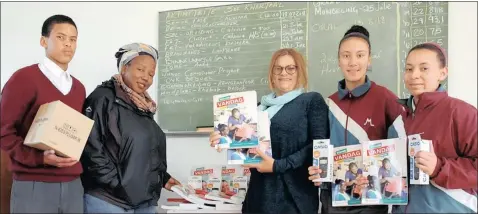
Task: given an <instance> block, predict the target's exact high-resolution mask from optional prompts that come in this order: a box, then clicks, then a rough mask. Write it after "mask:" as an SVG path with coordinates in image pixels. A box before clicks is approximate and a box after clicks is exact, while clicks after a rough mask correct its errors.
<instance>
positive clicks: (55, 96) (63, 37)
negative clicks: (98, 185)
mask: <svg viewBox="0 0 478 214" xmlns="http://www.w3.org/2000/svg"><path fill="white" fill-rule="evenodd" d="M77 37H78V32H77V28H76V24H75V22H73V20H72V19H71V18H70V17H68V16H65V15H54V16H51V17H49V18H48V19H46V20H45V22H44V23H43V26H42V30H41V38H40V44H41V46H42V47H43V48H45V58H44V59H43V61H42V62H40V63H38V64H33V65H29V66H27V67H24V68H21V69H20V70H18V71H16V72H15V73H14V74H13V75H12V77H11V78H10V79H9V80H8V81H7V83H6V84H5V87H4V88H3V91H2V101H1V104H0V123H1V129H0V135H1V136H0V147H1V149H2V150H3V151H4V152H5V153H6V154H7V155H8V156H9V157H10V160H11V164H10V170H11V171H12V174H13V185H12V192H11V200H10V212H11V213H39V212H45V213H82V212H83V186H82V184H81V180H80V174H81V173H82V166H81V164H80V163H79V162H78V161H79V160H73V159H71V158H62V157H58V156H57V155H55V152H54V151H41V150H38V149H34V148H31V147H28V146H25V145H23V141H24V139H25V136H26V134H27V132H28V130H29V128H30V126H31V124H32V121H33V119H34V117H35V115H36V113H37V111H38V109H39V107H40V106H41V105H43V104H45V103H48V102H52V101H56V100H60V101H62V102H63V103H65V104H66V105H68V106H70V107H71V108H73V109H75V110H77V111H78V112H81V110H82V106H83V102H84V100H85V96H86V92H85V87H84V86H83V84H82V83H81V82H80V81H78V80H77V79H76V78H75V77H73V76H72V75H70V73H69V69H68V64H69V63H70V61H71V60H72V58H73V56H74V54H75V50H76V41H77Z"/></svg>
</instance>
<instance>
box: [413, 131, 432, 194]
mask: <svg viewBox="0 0 478 214" xmlns="http://www.w3.org/2000/svg"><path fill="white" fill-rule="evenodd" d="M430 144H431V141H429V140H422V138H421V136H420V135H419V134H415V135H410V136H408V156H409V157H410V184H420V185H428V184H430V176H428V175H427V173H425V172H423V171H422V170H420V169H418V167H417V164H416V162H415V154H417V152H419V151H425V152H429V151H430Z"/></svg>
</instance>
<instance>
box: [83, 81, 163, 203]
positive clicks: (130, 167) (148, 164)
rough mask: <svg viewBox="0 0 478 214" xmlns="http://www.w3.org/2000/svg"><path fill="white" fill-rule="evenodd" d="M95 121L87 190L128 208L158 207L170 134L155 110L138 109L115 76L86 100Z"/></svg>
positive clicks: (86, 110)
mask: <svg viewBox="0 0 478 214" xmlns="http://www.w3.org/2000/svg"><path fill="white" fill-rule="evenodd" d="M84 114H85V115H86V116H87V117H89V118H91V119H93V120H94V125H93V129H92V131H91V134H90V136H89V138H88V141H87V143H86V146H85V149H84V152H83V156H82V158H81V162H82V164H83V168H84V173H83V174H82V181H83V186H84V188H85V193H86V194H90V195H93V196H95V197H98V198H100V199H102V200H105V201H107V202H109V203H112V204H114V205H116V206H120V207H122V208H125V209H134V208H140V207H147V206H155V205H157V201H158V199H159V196H160V193H161V189H162V188H163V187H164V185H165V184H166V183H167V181H168V180H169V178H170V175H169V174H168V173H167V172H166V169H167V164H166V137H165V134H164V132H163V131H162V130H161V128H160V127H159V126H158V124H157V123H156V122H155V121H154V118H153V114H152V113H149V112H143V111H141V110H139V109H138V108H137V107H136V105H134V104H133V103H132V101H131V100H130V99H129V97H128V96H127V95H126V93H125V92H124V91H123V90H122V89H121V88H120V86H119V85H118V84H117V83H116V82H115V81H114V80H113V79H111V80H109V81H105V82H103V83H102V84H101V85H99V86H98V87H97V88H96V89H95V90H94V91H93V92H92V93H91V94H90V95H89V96H88V98H87V99H86V101H85V105H84Z"/></svg>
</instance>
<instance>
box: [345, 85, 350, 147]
mask: <svg viewBox="0 0 478 214" xmlns="http://www.w3.org/2000/svg"><path fill="white" fill-rule="evenodd" d="M348 95H349V98H350V102H349V107H348V109H347V113H346V114H347V118H346V119H345V131H344V135H345V146H347V135H348V134H347V128H348V125H349V112H350V106H351V105H352V94H351V93H350V92H349V94H348Z"/></svg>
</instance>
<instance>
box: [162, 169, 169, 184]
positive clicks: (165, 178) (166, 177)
mask: <svg viewBox="0 0 478 214" xmlns="http://www.w3.org/2000/svg"><path fill="white" fill-rule="evenodd" d="M170 178H171V175H170V174H169V173H168V172H163V180H162V182H163V187H165V186H166V184H167V183H168V181H169V179H170Z"/></svg>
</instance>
